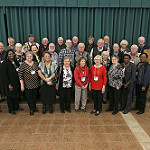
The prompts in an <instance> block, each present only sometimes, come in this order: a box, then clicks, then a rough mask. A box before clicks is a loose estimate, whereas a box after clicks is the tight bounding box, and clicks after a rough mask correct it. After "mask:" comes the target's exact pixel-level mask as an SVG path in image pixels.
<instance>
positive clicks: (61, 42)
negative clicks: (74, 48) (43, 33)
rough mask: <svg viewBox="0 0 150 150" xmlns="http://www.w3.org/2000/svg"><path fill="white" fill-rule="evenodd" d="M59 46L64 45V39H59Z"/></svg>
mask: <svg viewBox="0 0 150 150" xmlns="http://www.w3.org/2000/svg"><path fill="white" fill-rule="evenodd" d="M58 44H59V45H60V46H61V45H62V44H63V39H61V38H59V39H58Z"/></svg>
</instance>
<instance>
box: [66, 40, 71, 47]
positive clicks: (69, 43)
mask: <svg viewBox="0 0 150 150" xmlns="http://www.w3.org/2000/svg"><path fill="white" fill-rule="evenodd" d="M71 45H72V42H71V41H70V40H67V41H66V46H67V48H71Z"/></svg>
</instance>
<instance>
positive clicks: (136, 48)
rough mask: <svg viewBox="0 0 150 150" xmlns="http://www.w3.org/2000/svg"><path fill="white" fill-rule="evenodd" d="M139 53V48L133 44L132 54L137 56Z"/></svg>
mask: <svg viewBox="0 0 150 150" xmlns="http://www.w3.org/2000/svg"><path fill="white" fill-rule="evenodd" d="M137 51H138V46H137V45H136V44H133V45H132V46H131V54H136V53H137Z"/></svg>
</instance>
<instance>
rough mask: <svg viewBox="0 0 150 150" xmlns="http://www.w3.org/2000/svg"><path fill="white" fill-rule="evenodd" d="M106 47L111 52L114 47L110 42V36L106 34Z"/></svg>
mask: <svg viewBox="0 0 150 150" xmlns="http://www.w3.org/2000/svg"><path fill="white" fill-rule="evenodd" d="M104 48H106V49H107V51H108V52H109V53H110V52H111V51H112V49H113V47H112V45H111V44H110V43H109V36H108V35H106V36H104Z"/></svg>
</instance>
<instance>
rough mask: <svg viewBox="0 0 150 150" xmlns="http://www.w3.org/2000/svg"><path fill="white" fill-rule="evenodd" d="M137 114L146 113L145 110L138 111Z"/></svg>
mask: <svg viewBox="0 0 150 150" xmlns="http://www.w3.org/2000/svg"><path fill="white" fill-rule="evenodd" d="M136 114H137V115H141V114H144V112H143V111H138V112H137V113H136Z"/></svg>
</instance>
